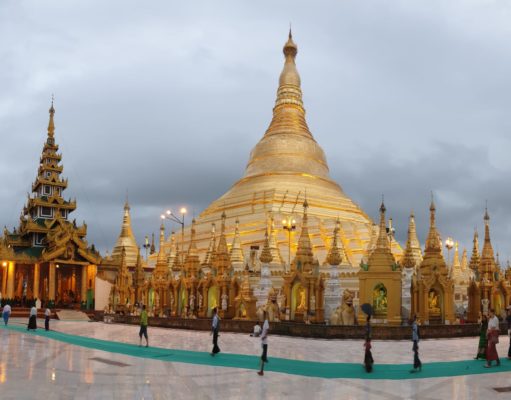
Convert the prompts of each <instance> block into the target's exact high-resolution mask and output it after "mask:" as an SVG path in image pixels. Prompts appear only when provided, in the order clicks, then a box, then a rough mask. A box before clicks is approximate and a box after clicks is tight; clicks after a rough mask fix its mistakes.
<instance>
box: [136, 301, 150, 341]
mask: <svg viewBox="0 0 511 400" xmlns="http://www.w3.org/2000/svg"><path fill="white" fill-rule="evenodd" d="M142 335H143V336H144V337H145V347H149V338H148V337H147V311H146V309H145V305H143V306H142V312H141V313H140V332H139V333H138V336H139V337H140V343H139V346H142Z"/></svg>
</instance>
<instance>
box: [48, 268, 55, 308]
mask: <svg viewBox="0 0 511 400" xmlns="http://www.w3.org/2000/svg"><path fill="white" fill-rule="evenodd" d="M48 269H49V281H50V282H49V287H50V290H49V293H48V300H50V301H53V302H54V301H55V275H56V273H55V272H56V270H55V263H54V262H50V265H49V268H48Z"/></svg>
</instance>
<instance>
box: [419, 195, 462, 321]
mask: <svg viewBox="0 0 511 400" xmlns="http://www.w3.org/2000/svg"><path fill="white" fill-rule="evenodd" d="M429 211H430V220H429V225H430V226H429V233H428V237H427V239H426V247H425V249H424V258H423V260H422V263H421V265H420V267H419V271H418V273H417V275H416V276H414V277H413V280H412V316H413V315H416V316H417V318H419V320H420V321H422V322H423V323H425V324H440V323H445V324H452V323H454V320H455V318H454V282H453V280H452V279H451V278H450V277H449V270H448V269H447V265H446V263H445V260H444V257H443V255H442V246H441V241H440V239H439V238H440V235H439V233H438V231H437V229H436V225H435V211H436V208H435V204H434V202H433V199H431V206H430V207H429Z"/></svg>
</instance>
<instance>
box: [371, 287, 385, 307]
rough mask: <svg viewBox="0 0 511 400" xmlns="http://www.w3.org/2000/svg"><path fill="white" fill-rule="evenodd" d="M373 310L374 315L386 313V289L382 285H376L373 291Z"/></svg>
mask: <svg viewBox="0 0 511 400" xmlns="http://www.w3.org/2000/svg"><path fill="white" fill-rule="evenodd" d="M373 308H374V313H375V314H385V313H387V289H385V286H383V285H378V286H376V288H375V289H374V290H373Z"/></svg>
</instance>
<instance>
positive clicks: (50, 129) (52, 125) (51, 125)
mask: <svg viewBox="0 0 511 400" xmlns="http://www.w3.org/2000/svg"><path fill="white" fill-rule="evenodd" d="M53 101H54V97H53V95H52V96H51V107H50V109H49V110H48V112H49V113H50V120H49V122H48V138H51V139H53V138H54V136H55V122H54V121H53V116H54V115H55V108H54V107H53Z"/></svg>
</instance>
